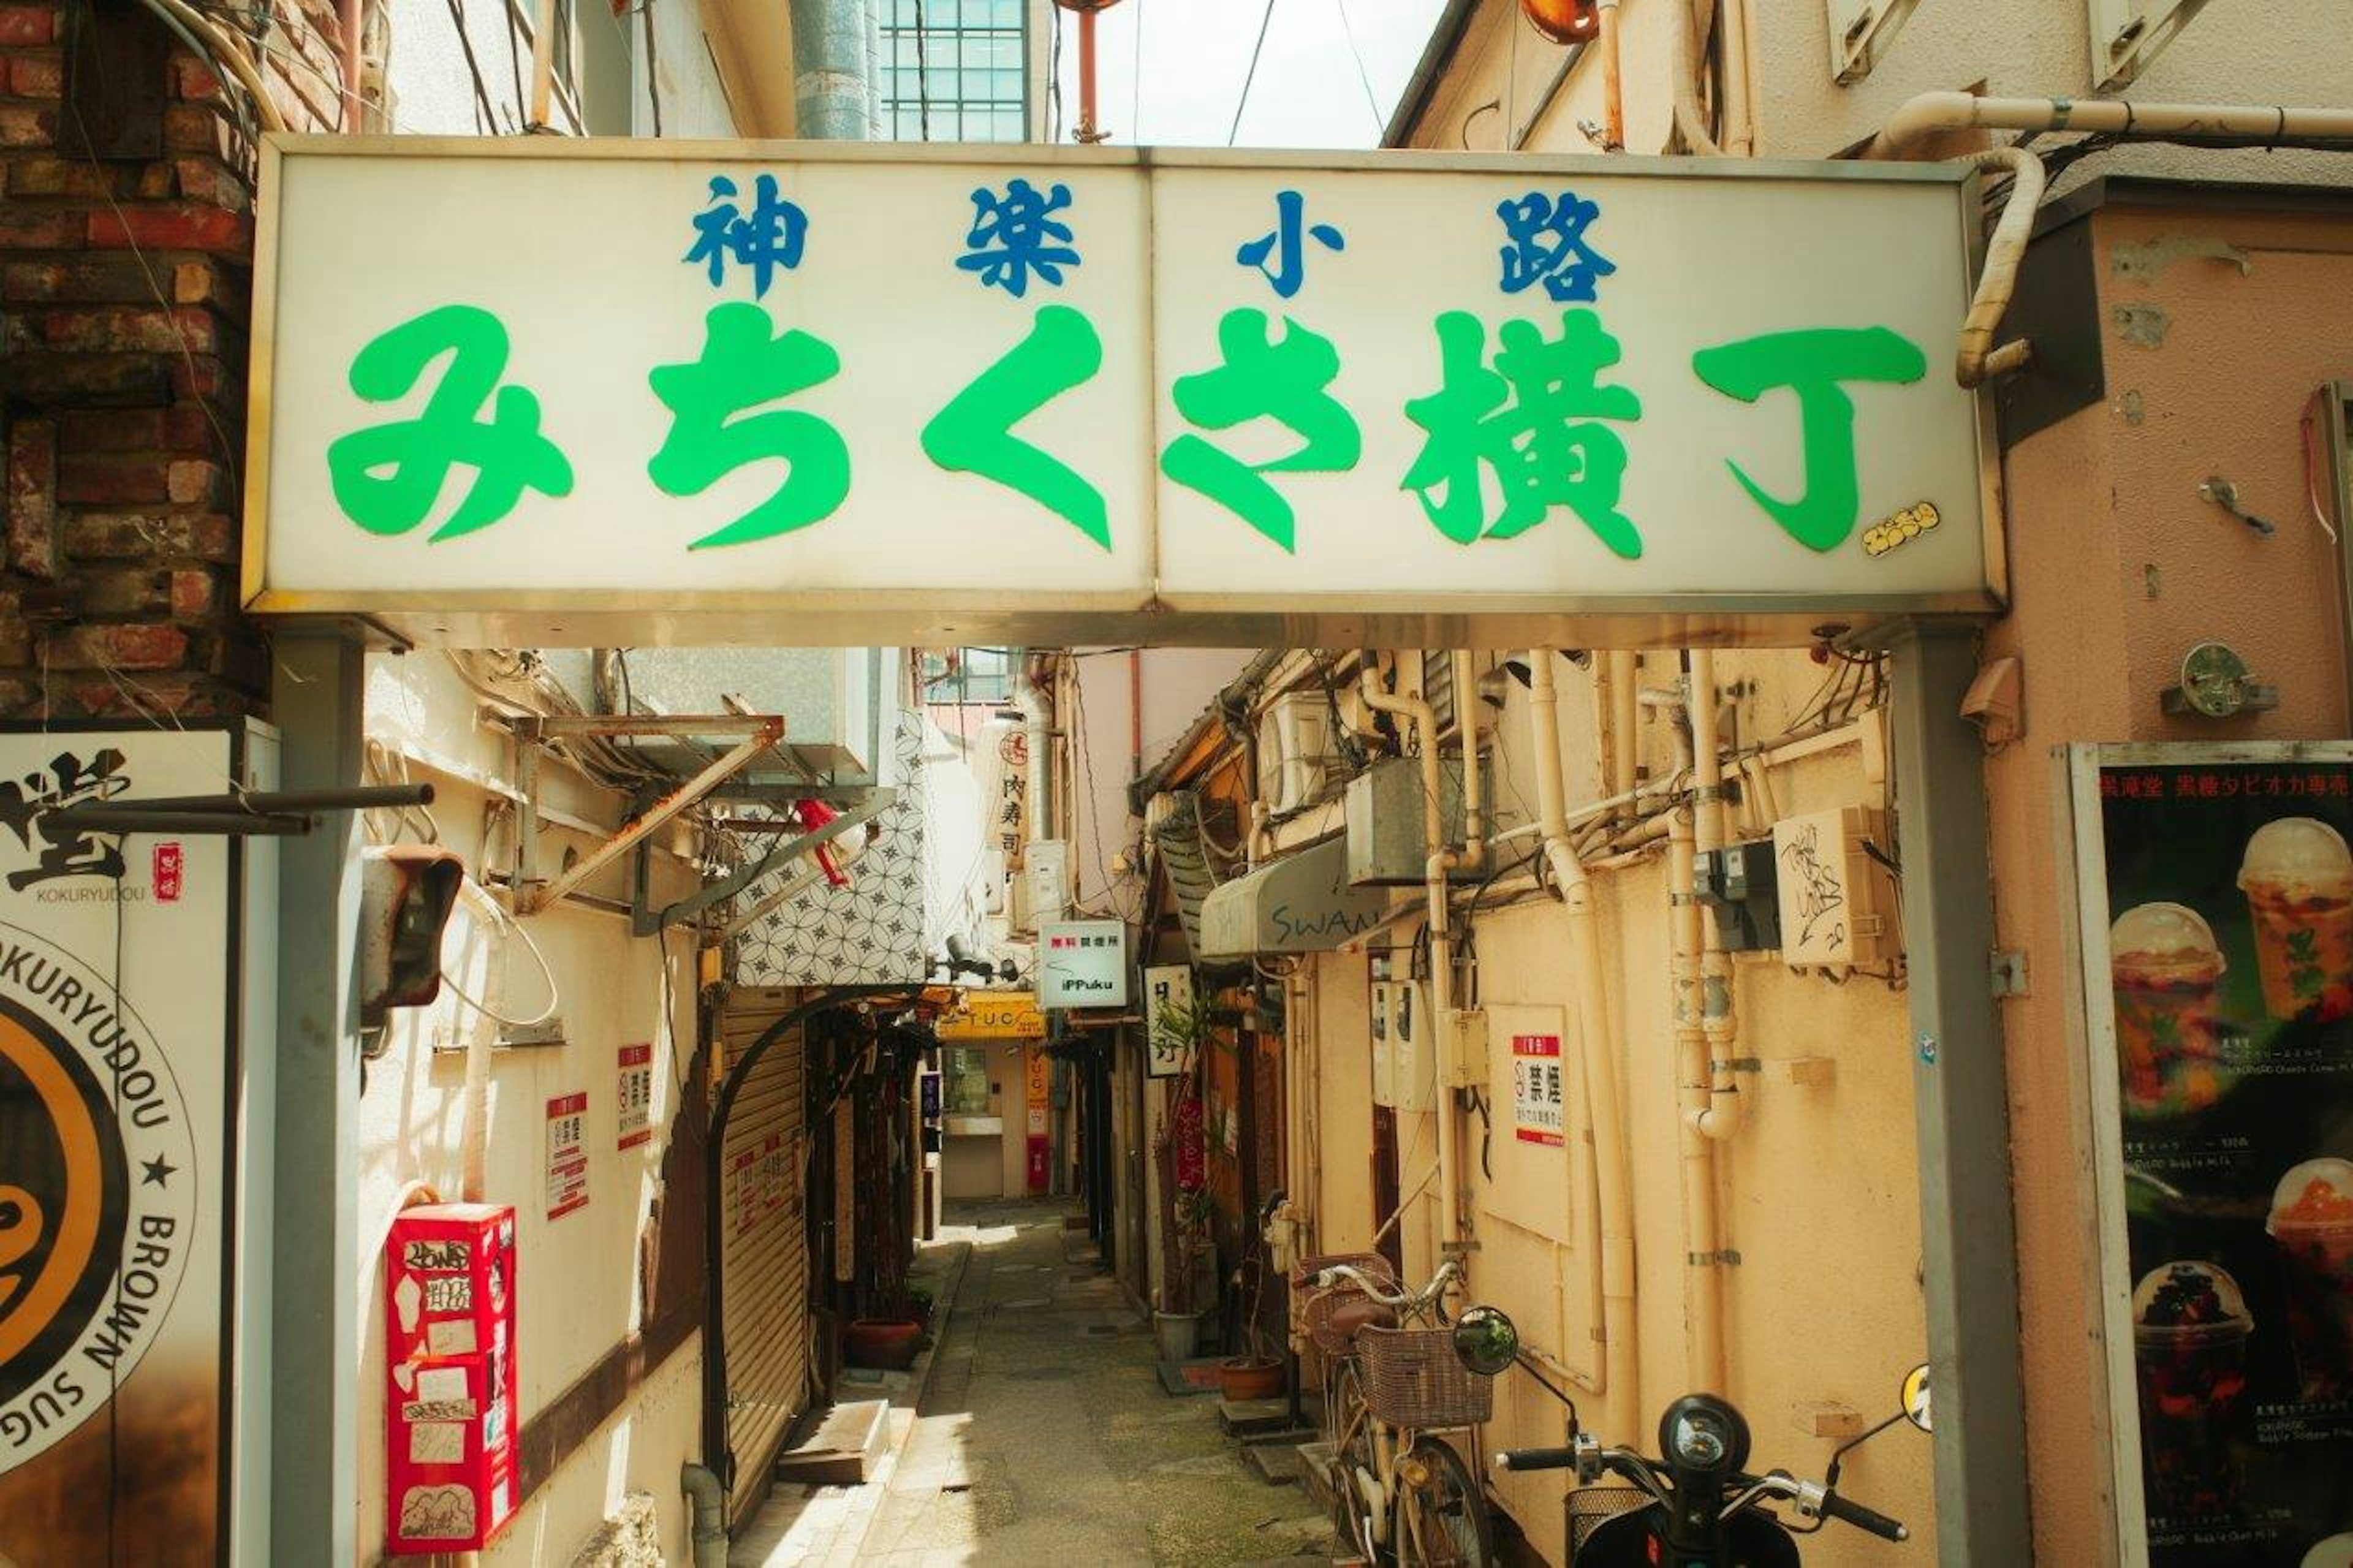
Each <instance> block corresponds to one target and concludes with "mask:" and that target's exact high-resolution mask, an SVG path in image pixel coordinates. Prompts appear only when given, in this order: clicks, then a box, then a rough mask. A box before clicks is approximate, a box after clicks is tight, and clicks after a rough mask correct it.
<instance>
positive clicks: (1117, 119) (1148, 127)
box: [1058, 0, 1445, 148]
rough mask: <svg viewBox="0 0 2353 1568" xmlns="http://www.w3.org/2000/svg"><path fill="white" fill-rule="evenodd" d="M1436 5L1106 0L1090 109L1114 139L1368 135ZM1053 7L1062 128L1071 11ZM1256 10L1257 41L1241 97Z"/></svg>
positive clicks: (1071, 88)
mask: <svg viewBox="0 0 2353 1568" xmlns="http://www.w3.org/2000/svg"><path fill="white" fill-rule="evenodd" d="M1444 8H1445V0H1271V5H1270V4H1269V0H1117V3H1116V4H1114V5H1113V6H1112V7H1111V9H1109V10H1108V11H1104V12H1102V13H1100V14H1099V15H1098V16H1097V17H1096V19H1095V39H1096V44H1095V51H1096V78H1097V81H1096V96H1097V108H1096V115H1097V118H1098V119H1099V120H1100V121H1102V122H1103V126H1104V127H1105V128H1107V129H1108V130H1109V131H1110V132H1112V135H1111V138H1110V140H1111V141H1112V142H1113V143H1115V144H1121V145H1137V144H1150V145H1155V146H1162V147H1179V146H1184V147H1223V146H1226V145H1227V144H1228V141H1229V137H1230V138H1231V139H1232V143H1233V144H1234V145H1236V146H1241V147H1307V148H1317V147H1325V148H1357V147H1376V146H1378V145H1379V144H1380V136H1381V127H1382V125H1383V124H1385V123H1386V122H1387V121H1388V117H1389V114H1390V111H1391V110H1394V109H1395V108H1396V107H1397V101H1398V97H1399V95H1401V94H1402V93H1403V92H1404V91H1405V84H1406V81H1407V79H1409V77H1411V76H1412V75H1413V68H1414V65H1415V62H1416V61H1418V60H1419V58H1421V50H1422V47H1423V45H1424V44H1425V43H1427V42H1428V41H1429V37H1430V28H1431V26H1433V25H1435V23H1436V21H1437V19H1438V15H1439V13H1440V11H1442V10H1443V9H1444ZM1058 15H1059V16H1060V25H1061V49H1060V53H1061V69H1060V78H1061V84H1062V108H1061V121H1060V134H1061V139H1063V140H1068V139H1069V136H1070V132H1071V126H1072V125H1073V124H1074V123H1076V121H1077V120H1078V113H1079V87H1078V80H1079V78H1078V54H1079V46H1078V21H1077V18H1076V17H1075V16H1071V15H1069V14H1067V13H1058ZM1261 17H1263V18H1265V19H1266V46H1265V48H1264V51H1263V53H1262V54H1261V58H1260V59H1259V64H1258V74H1257V75H1256V77H1255V78H1253V79H1251V81H1250V97H1249V100H1248V102H1247V103H1243V102H1242V83H1243V79H1244V78H1245V77H1246V76H1248V75H1249V72H1250V49H1251V46H1252V44H1253V43H1255V42H1256V40H1257V37H1258V33H1259V26H1260V20H1261ZM1139 29H1140V30H1141V37H1139V36H1138V35H1139ZM1351 35H1353V37H1354V39H1355V44H1356V48H1355V51H1354V52H1352V51H1351V49H1350V47H1349V39H1350V37H1351ZM1139 45H1140V47H1141V53H1140V55H1139V52H1138V49H1139ZM1359 56H1361V58H1362V68H1361V69H1360V68H1359V65H1358V57H1359ZM1139 60H1140V62H1141V65H1142V70H1141V73H1140V74H1141V77H1142V81H1141V90H1140V91H1139V83H1138V75H1139V72H1138V69H1137V67H1138V63H1139ZM1368 86H1369V91H1368ZM1238 105H1240V109H1241V119H1240V131H1239V134H1236V129H1235V110H1236V108H1237V106H1238Z"/></svg>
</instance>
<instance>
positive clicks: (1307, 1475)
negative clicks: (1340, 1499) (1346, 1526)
mask: <svg viewBox="0 0 2353 1568" xmlns="http://www.w3.org/2000/svg"><path fill="white" fill-rule="evenodd" d="M1339 1453H1340V1446H1339V1445H1338V1444H1336V1443H1302V1444H1301V1445H1300V1446H1299V1448H1298V1454H1299V1485H1300V1489H1302V1490H1303V1491H1304V1492H1306V1494H1307V1495H1308V1496H1309V1497H1312V1498H1314V1500H1316V1501H1317V1502H1318V1503H1320V1504H1322V1505H1323V1506H1324V1509H1325V1510H1330V1508H1331V1507H1332V1504H1333V1502H1334V1500H1335V1495H1336V1494H1335V1493H1334V1491H1333V1489H1332V1488H1333V1484H1334V1481H1333V1475H1332V1463H1333V1461H1334V1460H1335V1459H1336V1458H1338V1457H1339Z"/></svg>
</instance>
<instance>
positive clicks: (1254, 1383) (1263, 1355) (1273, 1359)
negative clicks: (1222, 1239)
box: [1218, 1248, 1282, 1402]
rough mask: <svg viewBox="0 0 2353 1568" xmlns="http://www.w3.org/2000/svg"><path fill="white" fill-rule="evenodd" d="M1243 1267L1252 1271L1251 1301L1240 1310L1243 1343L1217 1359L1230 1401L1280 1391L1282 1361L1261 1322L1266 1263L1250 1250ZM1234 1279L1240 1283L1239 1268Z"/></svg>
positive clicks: (1220, 1384)
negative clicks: (1237, 1352) (1240, 1348)
mask: <svg viewBox="0 0 2353 1568" xmlns="http://www.w3.org/2000/svg"><path fill="white" fill-rule="evenodd" d="M1243 1268H1248V1269H1250V1271H1251V1277H1250V1304H1249V1306H1248V1307H1247V1308H1245V1309H1244V1310H1243V1312H1242V1344H1243V1352H1244V1353H1242V1354H1240V1355H1236V1356H1228V1357H1227V1358H1226V1359H1225V1360H1223V1361H1221V1362H1219V1363H1218V1387H1219V1392H1221V1393H1222V1394H1224V1395H1225V1396H1226V1398H1227V1399H1228V1400H1229V1401H1233V1402H1238V1401H1240V1400H1244V1399H1271V1398H1273V1397H1274V1396H1275V1395H1276V1394H1280V1393H1282V1358H1280V1357H1278V1356H1276V1355H1275V1354H1274V1353H1273V1351H1274V1347H1273V1345H1272V1343H1271V1342H1270V1341H1269V1340H1268V1338H1267V1334H1266V1330H1265V1329H1263V1328H1262V1327H1261V1326H1260V1324H1259V1320H1258V1312H1259V1306H1260V1298H1261V1294H1262V1293H1263V1292H1264V1291H1265V1289H1266V1266H1265V1264H1264V1262H1263V1261H1262V1260H1261V1258H1260V1256H1259V1254H1258V1252H1257V1250H1256V1249H1255V1248H1253V1249H1252V1250H1251V1252H1250V1261H1249V1262H1248V1263H1246V1264H1244V1265H1243ZM1235 1282H1236V1283H1237V1284H1240V1270H1239V1269H1238V1270H1236V1271H1235Z"/></svg>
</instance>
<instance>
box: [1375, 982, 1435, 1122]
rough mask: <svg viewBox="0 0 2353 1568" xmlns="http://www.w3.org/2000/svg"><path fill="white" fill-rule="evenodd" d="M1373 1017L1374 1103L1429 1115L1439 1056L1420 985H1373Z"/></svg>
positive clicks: (1398, 983) (1391, 1108) (1399, 983)
mask: <svg viewBox="0 0 2353 1568" xmlns="http://www.w3.org/2000/svg"><path fill="white" fill-rule="evenodd" d="M1372 1014H1373V1016H1372V1030H1373V1103H1374V1104H1375V1105H1386V1106H1388V1108H1389V1109H1390V1110H1407V1111H1419V1110H1429V1109H1430V1105H1431V1103H1432V1102H1433V1101H1434V1100H1436V1099H1437V1068H1438V1054H1437V1051H1436V1049H1435V1046H1436V1042H1435V1041H1434V1040H1433V1039H1432V1038H1431V1037H1430V1007H1429V1005H1428V1003H1427V1002H1426V1001H1425V1000H1424V999H1423V995H1422V989H1421V983H1420V982H1419V981H1416V980H1376V981H1374V982H1373V992H1372Z"/></svg>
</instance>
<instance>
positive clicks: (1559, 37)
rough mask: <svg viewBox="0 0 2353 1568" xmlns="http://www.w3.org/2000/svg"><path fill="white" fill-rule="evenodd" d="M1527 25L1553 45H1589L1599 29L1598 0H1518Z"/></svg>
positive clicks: (1599, 10)
mask: <svg viewBox="0 0 2353 1568" xmlns="http://www.w3.org/2000/svg"><path fill="white" fill-rule="evenodd" d="M1520 10H1521V12H1522V13H1523V14H1525V16H1526V17H1527V19H1528V26H1531V27H1534V28H1535V30H1536V31H1537V32H1539V33H1542V34H1543V35H1544V36H1545V37H1546V38H1549V39H1550V40H1552V41H1553V42H1554V43H1556V44H1589V43H1591V42H1592V41H1593V40H1594V39H1595V38H1596V37H1599V36H1600V32H1601V7H1600V5H1599V3H1598V0H1520Z"/></svg>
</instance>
